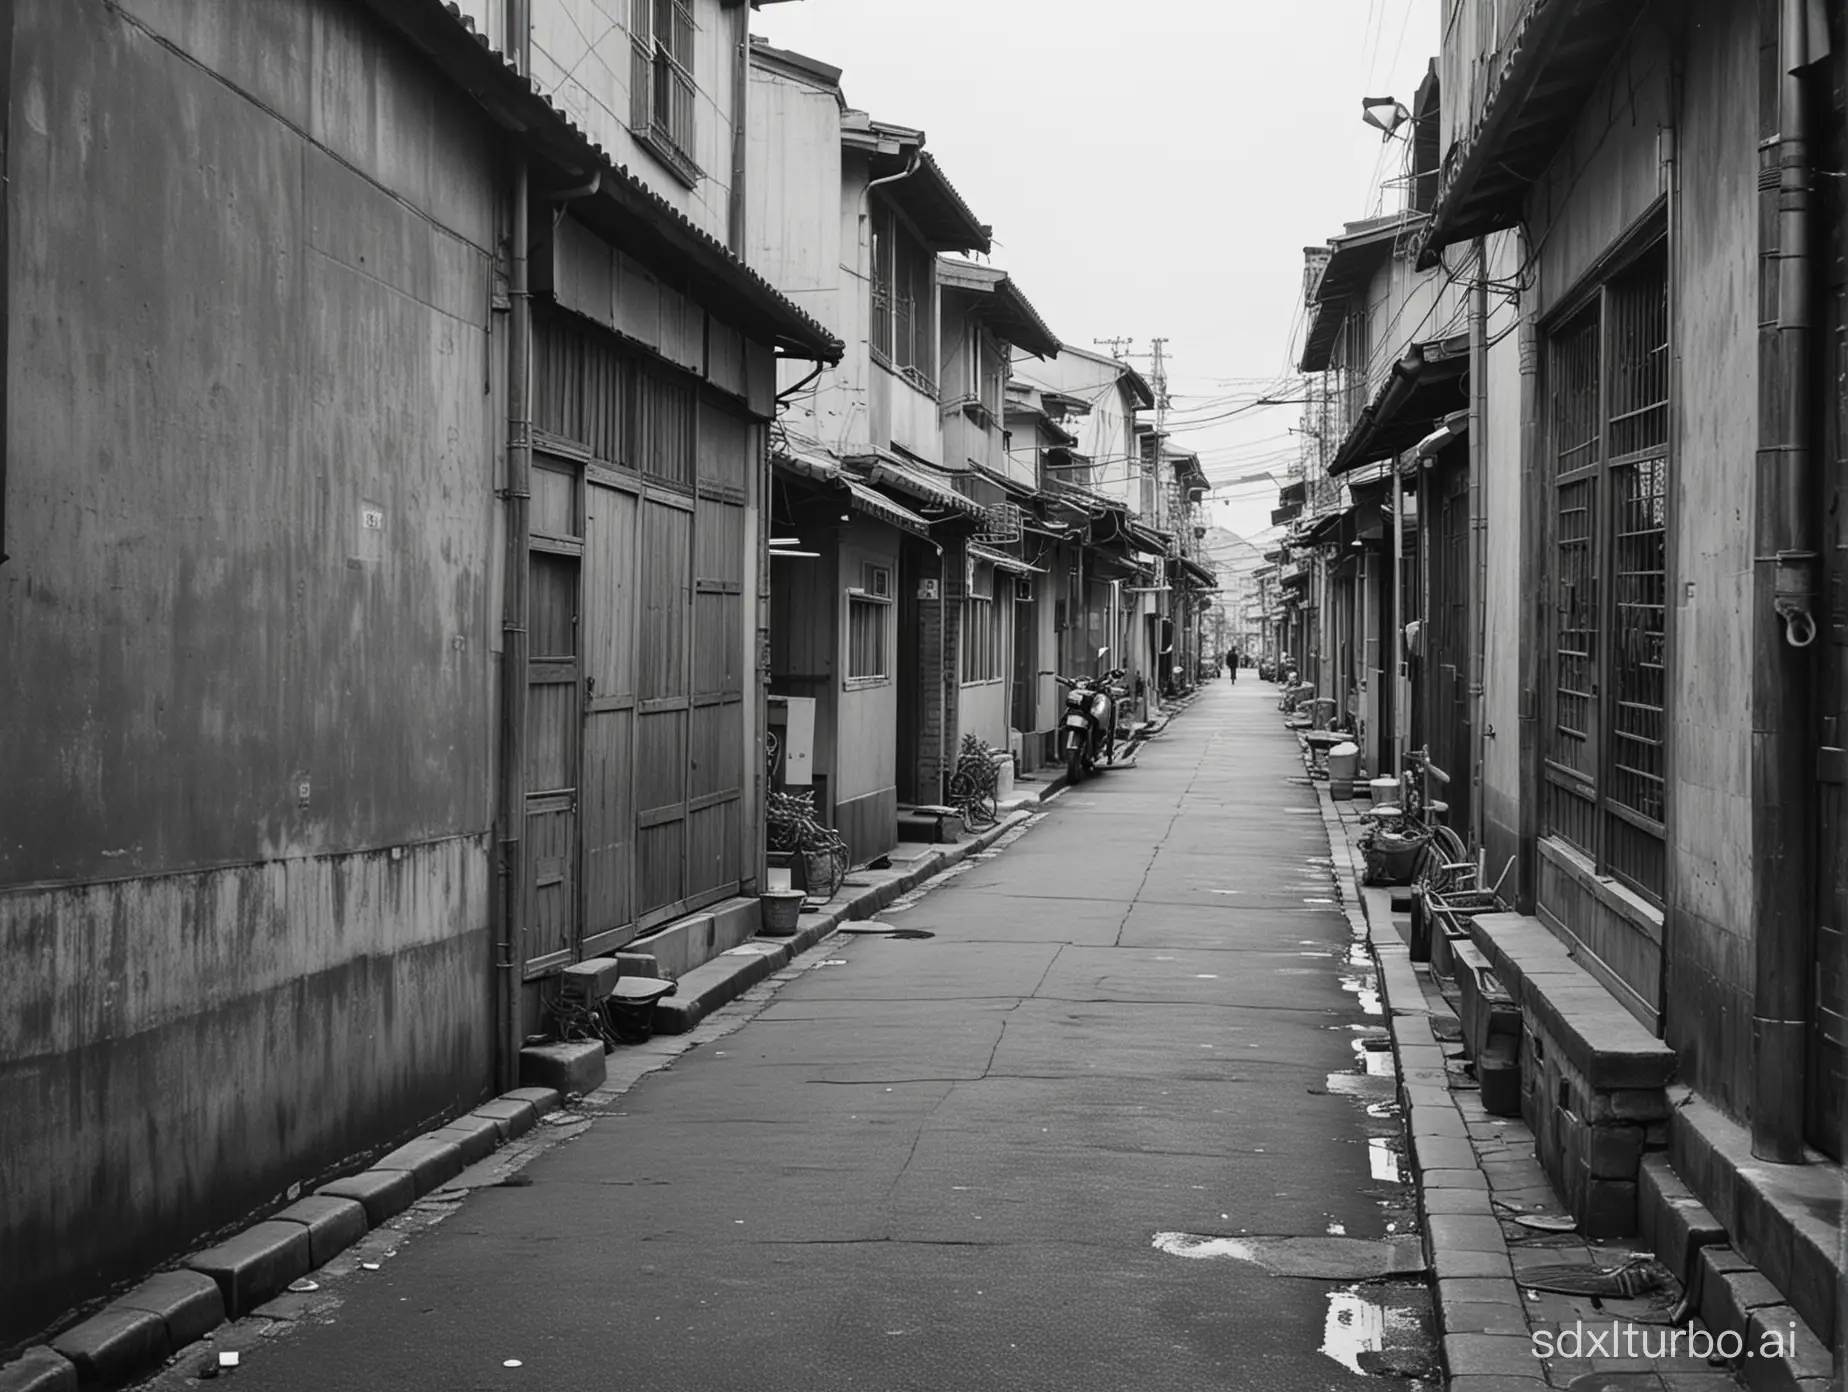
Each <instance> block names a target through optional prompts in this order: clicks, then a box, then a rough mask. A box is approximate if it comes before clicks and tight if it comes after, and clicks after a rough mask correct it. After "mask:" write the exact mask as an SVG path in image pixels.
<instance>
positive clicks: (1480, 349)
mask: <svg viewBox="0 0 1848 1392" xmlns="http://www.w3.org/2000/svg"><path fill="white" fill-rule="evenodd" d="M1471 300H1472V304H1471V312H1470V316H1469V379H1470V393H1469V455H1470V459H1469V550H1470V557H1469V570H1470V574H1471V575H1472V576H1473V577H1474V583H1473V584H1472V585H1471V587H1470V603H1471V608H1472V610H1473V613H1472V617H1473V618H1474V619H1475V623H1474V624H1473V625H1472V626H1471V632H1470V640H1469V647H1470V653H1469V669H1470V670H1469V704H1470V712H1469V734H1470V743H1471V744H1472V745H1473V746H1474V748H1472V749H1471V750H1470V752H1469V753H1470V771H1469V772H1470V779H1469V844H1470V845H1471V846H1473V847H1475V848H1476V857H1477V863H1478V864H1480V863H1481V859H1482V852H1483V847H1484V844H1485V843H1484V838H1483V831H1484V828H1485V827H1486V825H1487V820H1486V818H1485V817H1484V816H1483V808H1482V793H1483V788H1484V786H1485V785H1486V783H1487V781H1488V780H1487V777H1486V769H1485V767H1484V766H1485V764H1486V763H1487V761H1488V754H1489V744H1488V732H1487V730H1485V729H1484V727H1483V707H1484V705H1485V704H1486V702H1485V701H1484V694H1483V673H1484V671H1485V670H1486V667H1487V664H1486V663H1485V662H1484V660H1483V659H1484V656H1485V655H1484V653H1483V649H1484V648H1485V647H1486V646H1487V645H1488V638H1489V627H1488V613H1489V547H1488V533H1489V518H1488V514H1487V512H1486V511H1485V509H1486V508H1487V507H1488V490H1487V485H1488V480H1487V478H1485V477H1484V475H1485V474H1487V473H1488V464H1489V442H1488V441H1487V440H1486V439H1484V438H1483V435H1484V432H1485V431H1486V429H1487V427H1488V419H1489V250H1488V241H1487V239H1485V238H1482V237H1478V238H1476V282H1475V285H1474V287H1473V290H1472V293H1471ZM1477 883H1479V884H1480V883H1482V880H1481V879H1480V878H1479V879H1478V881H1477Z"/></svg>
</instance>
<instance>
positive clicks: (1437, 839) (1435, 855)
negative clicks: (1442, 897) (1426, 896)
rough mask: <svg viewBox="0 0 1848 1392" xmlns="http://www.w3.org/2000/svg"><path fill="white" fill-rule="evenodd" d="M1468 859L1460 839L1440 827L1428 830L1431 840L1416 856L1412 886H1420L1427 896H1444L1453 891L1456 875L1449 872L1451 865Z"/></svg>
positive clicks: (1440, 825) (1452, 871) (1457, 875)
mask: <svg viewBox="0 0 1848 1392" xmlns="http://www.w3.org/2000/svg"><path fill="white" fill-rule="evenodd" d="M1468 859H1469V851H1468V849H1467V848H1466V847H1465V846H1464V845H1463V838H1462V837H1460V836H1458V835H1457V834H1456V832H1454V831H1452V830H1451V829H1450V828H1449V827H1447V826H1444V825H1442V824H1438V825H1434V826H1433V827H1432V828H1431V839H1430V840H1429V841H1427V842H1426V843H1425V846H1424V849H1423V850H1422V851H1420V852H1419V853H1418V865H1417V868H1416V869H1415V870H1414V871H1413V874H1412V882H1413V883H1414V884H1417V885H1422V886H1423V887H1424V889H1425V891H1426V892H1427V893H1431V894H1448V893H1449V892H1450V891H1451V890H1452V889H1453V888H1455V881H1456V880H1457V879H1458V877H1459V872H1458V871H1455V870H1451V869H1450V868H1449V867H1450V866H1451V865H1455V864H1459V863H1461V862H1463V861H1465V860H1468Z"/></svg>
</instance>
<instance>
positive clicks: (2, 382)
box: [0, 0, 15, 565]
mask: <svg viewBox="0 0 1848 1392" xmlns="http://www.w3.org/2000/svg"><path fill="white" fill-rule="evenodd" d="M14 14H15V6H14V3H13V0H0V364H5V363H8V362H10V361H12V359H11V357H10V355H9V353H8V339H9V333H8V325H9V324H10V322H11V319H12V276H11V275H10V274H8V273H7V271H6V268H7V266H8V264H9V262H8V260H7V255H8V248H7V235H6V229H7V213H8V210H7V190H8V189H9V188H10V187H11V183H12V181H11V177H10V170H11V166H12V159H11V154H12V144H13V122H12V112H13V22H14ZM6 395H7V393H6V374H5V373H4V372H0V565H5V564H6V554H7V553H6V460H7V455H8V454H10V453H11V451H10V450H9V449H8V448H7V443H6V441H7V418H6V406H7V401H6Z"/></svg>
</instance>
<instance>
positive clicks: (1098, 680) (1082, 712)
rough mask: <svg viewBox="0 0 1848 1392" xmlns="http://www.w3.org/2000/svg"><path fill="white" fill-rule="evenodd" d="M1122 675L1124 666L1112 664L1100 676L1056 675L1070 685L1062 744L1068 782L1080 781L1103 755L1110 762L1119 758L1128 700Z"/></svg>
mask: <svg viewBox="0 0 1848 1392" xmlns="http://www.w3.org/2000/svg"><path fill="white" fill-rule="evenodd" d="M1123 676H1124V672H1123V669H1122V668H1120V667H1113V668H1111V669H1110V670H1109V671H1108V672H1105V673H1104V674H1103V676H1101V677H1060V676H1054V677H1053V681H1055V682H1057V683H1058V684H1059V685H1060V686H1063V687H1066V688H1068V689H1067V690H1066V693H1065V718H1064V720H1063V721H1062V722H1061V723H1060V730H1061V735H1060V747H1061V748H1062V749H1063V750H1064V753H1065V775H1066V781H1067V782H1068V783H1077V782H1078V781H1079V780H1081V779H1082V778H1083V777H1084V776H1085V775H1086V774H1087V773H1091V772H1093V771H1094V770H1095V769H1096V768H1097V764H1098V761H1099V760H1100V759H1101V760H1103V761H1104V762H1105V763H1109V764H1114V763H1115V762H1116V746H1117V729H1118V725H1119V723H1120V716H1121V713H1122V709H1123V707H1124V706H1125V705H1127V704H1128V701H1129V688H1128V687H1126V686H1124V685H1122V680H1123Z"/></svg>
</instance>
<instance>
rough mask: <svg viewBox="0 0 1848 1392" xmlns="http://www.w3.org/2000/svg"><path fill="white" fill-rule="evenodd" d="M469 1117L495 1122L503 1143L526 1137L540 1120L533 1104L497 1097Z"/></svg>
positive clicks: (484, 1103)
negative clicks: (518, 1137)
mask: <svg viewBox="0 0 1848 1392" xmlns="http://www.w3.org/2000/svg"><path fill="white" fill-rule="evenodd" d="M469 1115H470V1116H473V1117H482V1118H485V1119H486V1120H488V1121H491V1122H493V1123H494V1126H495V1129H496V1130H498V1131H499V1132H500V1138H501V1139H502V1140H503V1141H511V1140H513V1139H514V1138H515V1137H517V1136H524V1135H525V1134H526V1133H527V1132H528V1131H530V1130H532V1129H533V1126H534V1125H535V1124H536V1123H537V1122H538V1120H539V1114H538V1113H537V1112H536V1111H534V1110H533V1104H532V1103H530V1102H526V1101H522V1100H520V1099H518V1098H509V1097H497V1098H495V1099H494V1100H493V1101H492V1102H483V1103H482V1104H481V1105H480V1106H479V1107H477V1108H475V1110H474V1111H472V1112H470V1113H469Z"/></svg>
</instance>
